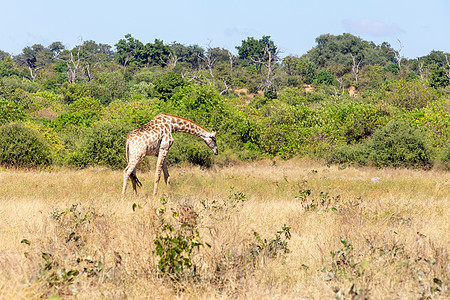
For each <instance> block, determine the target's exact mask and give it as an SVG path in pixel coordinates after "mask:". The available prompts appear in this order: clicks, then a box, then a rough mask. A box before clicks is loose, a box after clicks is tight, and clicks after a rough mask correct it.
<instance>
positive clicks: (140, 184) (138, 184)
mask: <svg viewBox="0 0 450 300" xmlns="http://www.w3.org/2000/svg"><path fill="white" fill-rule="evenodd" d="M130 177H131V179H132V180H134V181H135V182H136V185H137V186H138V187H141V186H142V183H141V182H140V180H139V179H138V178H137V176H136V174H134V173H131V174H130Z"/></svg>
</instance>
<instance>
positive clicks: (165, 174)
mask: <svg viewBox="0 0 450 300" xmlns="http://www.w3.org/2000/svg"><path fill="white" fill-rule="evenodd" d="M163 173H164V181H165V182H166V185H167V193H168V194H169V195H170V175H169V169H168V168H167V160H166V159H165V160H164V163H163Z"/></svg>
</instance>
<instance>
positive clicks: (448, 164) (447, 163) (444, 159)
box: [439, 143, 450, 171]
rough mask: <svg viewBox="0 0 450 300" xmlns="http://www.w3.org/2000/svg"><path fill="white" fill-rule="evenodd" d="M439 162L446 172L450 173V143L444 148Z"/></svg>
mask: <svg viewBox="0 0 450 300" xmlns="http://www.w3.org/2000/svg"><path fill="white" fill-rule="evenodd" d="M439 162H440V163H441V164H442V166H443V167H444V169H445V170H449V171H450V143H448V144H447V145H446V146H444V147H443V148H442V150H441V153H440V155H439Z"/></svg>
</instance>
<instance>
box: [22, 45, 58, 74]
mask: <svg viewBox="0 0 450 300" xmlns="http://www.w3.org/2000/svg"><path fill="white" fill-rule="evenodd" d="M15 59H16V61H17V62H18V63H19V64H20V65H23V66H25V67H27V68H28V70H29V74H30V75H29V76H26V75H23V76H24V77H25V78H27V79H29V80H31V81H35V80H36V77H37V75H38V73H37V71H39V70H40V69H42V68H43V67H44V66H46V65H48V64H49V63H51V62H52V61H53V54H52V52H51V51H50V50H49V49H47V48H45V47H44V46H42V45H41V44H35V45H33V46H31V47H25V48H23V50H22V54H19V55H17V56H16V57H15Z"/></svg>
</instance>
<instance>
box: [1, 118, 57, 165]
mask: <svg viewBox="0 0 450 300" xmlns="http://www.w3.org/2000/svg"><path fill="white" fill-rule="evenodd" d="M50 153H51V151H50V147H49V146H48V144H47V143H46V141H45V139H44V137H43V136H42V135H41V134H40V133H39V132H37V131H35V130H33V129H31V128H28V127H26V126H24V125H23V124H21V123H13V124H7V125H3V126H1V127H0V164H3V165H7V166H13V167H39V166H46V165H49V164H50V163H51V154H50Z"/></svg>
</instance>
